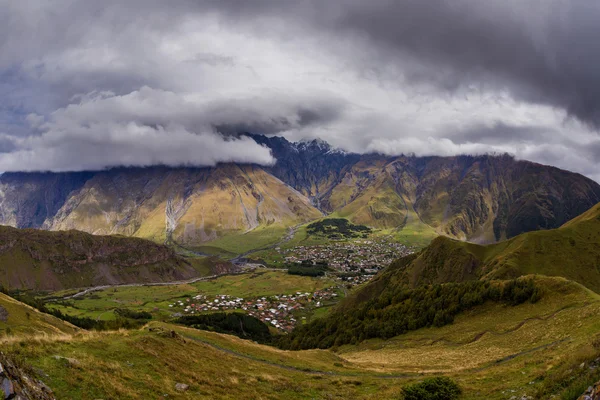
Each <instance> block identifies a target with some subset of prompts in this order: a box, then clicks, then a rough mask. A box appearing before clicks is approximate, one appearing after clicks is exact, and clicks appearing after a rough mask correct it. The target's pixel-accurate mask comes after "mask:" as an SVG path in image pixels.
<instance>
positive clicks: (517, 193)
mask: <svg viewBox="0 0 600 400" xmlns="http://www.w3.org/2000/svg"><path fill="white" fill-rule="evenodd" d="M250 136H252V137H253V138H254V140H256V141H257V142H258V143H260V144H262V145H264V146H267V147H269V148H270V149H271V151H272V152H273V155H274V157H275V158H276V159H277V163H276V164H275V165H274V166H268V167H267V166H256V165H236V164H222V165H218V166H216V167H214V168H183V167H182V168H167V167H152V168H115V169H111V170H108V171H97V172H73V173H5V174H2V175H1V176H0V224H4V225H10V226H14V227H18V228H43V229H47V230H64V229H77V230H81V231H85V232H89V233H93V234H122V235H126V236H135V237H141V238H146V239H150V240H153V241H156V242H160V243H164V242H165V241H167V242H168V241H175V242H177V243H178V244H181V245H184V246H186V247H195V248H197V247H200V246H212V247H214V248H216V249H217V250H218V249H221V250H225V251H229V252H233V253H237V254H240V253H244V252H246V251H248V250H249V249H252V248H253V249H257V248H264V247H266V246H269V245H274V244H276V243H277V242H279V241H280V240H281V239H282V238H283V237H285V236H286V235H287V234H288V230H289V229H290V228H292V227H295V226H298V225H301V224H305V223H307V222H310V221H313V220H316V219H319V218H322V216H323V215H324V214H325V215H329V216H331V217H340V218H346V219H348V220H350V221H351V222H352V223H354V224H358V225H366V226H369V227H371V228H377V229H383V230H386V231H389V232H390V233H401V234H402V233H404V234H411V233H413V232H430V233H432V235H430V237H433V236H434V235H435V233H437V234H440V235H445V236H449V237H453V238H457V239H461V240H465V239H466V240H470V241H475V242H479V243H490V242H496V241H499V240H503V239H506V238H511V237H514V236H516V235H518V234H520V233H523V232H528V231H533V230H539V229H552V228H557V227H559V226H561V225H562V224H564V223H565V222H567V221H569V220H570V219H572V218H574V217H575V216H577V215H579V214H581V213H583V212H585V211H586V210H588V209H589V208H590V207H592V206H593V205H594V204H596V203H598V202H600V185H598V184H597V183H595V182H593V181H592V180H590V179H587V178H585V177H583V176H581V175H579V174H574V173H571V172H568V171H563V170H560V169H557V168H553V167H548V166H544V165H540V164H535V163H531V162H527V161H518V160H515V159H514V158H512V157H509V156H490V155H484V156H456V157H408V156H398V157H387V156H383V155H378V154H366V155H357V154H347V153H344V152H341V151H339V150H336V149H333V148H331V147H330V146H329V145H328V144H327V143H324V142H322V141H316V140H315V141H312V142H299V143H291V142H289V141H287V140H286V139H284V138H279V137H266V136H261V135H250Z"/></svg>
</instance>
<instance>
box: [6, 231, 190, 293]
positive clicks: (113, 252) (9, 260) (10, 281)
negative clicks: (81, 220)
mask: <svg viewBox="0 0 600 400" xmlns="http://www.w3.org/2000/svg"><path fill="white" fill-rule="evenodd" d="M196 276H198V272H197V271H196V269H195V268H194V267H193V266H192V265H191V264H190V263H189V262H188V261H186V260H184V259H182V258H180V257H178V256H177V255H176V254H175V253H174V251H173V250H172V249H170V248H168V247H166V246H162V245H158V244H155V243H153V242H150V241H147V240H143V239H138V238H127V237H117V236H94V235H90V234H87V233H83V232H78V231H64V232H46V231H40V230H35V229H22V230H21V229H15V228H11V227H0V285H2V286H4V287H5V288H7V289H10V290H13V289H35V290H60V289H65V288H77V287H85V286H97V285H108V284H120V283H144V282H164V281H173V280H181V279H189V278H193V277H196Z"/></svg>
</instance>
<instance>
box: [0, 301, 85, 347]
mask: <svg viewBox="0 0 600 400" xmlns="http://www.w3.org/2000/svg"><path fill="white" fill-rule="evenodd" d="M79 330H80V329H79V328H77V327H75V326H73V325H71V324H69V323H66V322H64V321H62V320H60V319H58V318H56V317H53V316H51V315H48V314H44V313H41V312H39V311H38V310H36V309H35V308H32V307H29V306H28V305H26V304H23V303H21V302H18V301H16V300H15V299H13V298H12V297H9V296H7V295H5V294H4V293H0V343H1V342H2V341H3V340H10V339H14V338H19V337H25V336H52V335H57V336H60V335H67V334H73V333H75V332H78V331H79Z"/></svg>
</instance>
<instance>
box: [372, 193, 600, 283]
mask: <svg viewBox="0 0 600 400" xmlns="http://www.w3.org/2000/svg"><path fill="white" fill-rule="evenodd" d="M599 244H600V204H597V205H596V206H594V207H593V208H591V209H590V210H589V211H587V212H585V213H583V214H582V215H580V216H579V217H576V218H574V219H573V220H571V221H569V222H567V223H566V224H564V225H563V226H561V227H560V228H558V229H552V230H547V231H537V232H528V233H524V234H521V235H519V236H517V237H515V238H512V239H509V240H506V241H503V242H499V243H494V244H489V245H485V246H482V245H477V244H474V243H467V242H460V241H456V240H452V239H449V238H445V237H439V238H437V239H435V240H434V241H433V242H432V243H431V245H430V246H428V247H427V248H425V249H423V250H422V251H421V252H420V253H418V254H416V255H413V256H411V257H409V258H406V259H401V260H398V261H397V262H395V263H393V264H392V265H391V266H390V268H389V269H388V270H387V271H386V272H385V275H382V276H381V277H380V278H379V279H378V280H380V281H383V280H390V279H394V280H398V281H399V282H402V283H404V284H408V285H410V286H411V287H415V286H417V285H420V284H429V283H443V282H460V281H466V280H473V279H512V278H515V277H518V276H522V275H528V274H540V275H547V276H562V277H565V278H567V279H570V280H573V281H575V282H579V283H581V284H582V285H584V286H586V287H588V288H590V289H592V290H594V291H595V292H598V293H600V245H599ZM374 284H380V283H374Z"/></svg>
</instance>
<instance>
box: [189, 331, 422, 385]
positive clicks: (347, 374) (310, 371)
mask: <svg viewBox="0 0 600 400" xmlns="http://www.w3.org/2000/svg"><path fill="white" fill-rule="evenodd" d="M179 334H180V335H181V333H179ZM181 336H182V337H183V338H185V339H188V340H191V341H194V342H197V343H202V344H204V345H206V346H209V347H211V348H213V349H215V350H218V351H220V352H223V353H226V354H229V355H232V356H235V357H239V358H244V359H246V360H250V361H254V362H258V363H261V364H264V365H268V366H271V367H276V368H281V369H285V370H288V371H294V372H299V373H302V374H308V375H326V376H339V377H354V378H376V379H407V378H412V377H415V376H419V374H410V373H404V374H393V375H380V374H362V373H353V372H335V371H319V370H314V369H306V368H298V367H292V366H291V365H284V364H278V363H276V362H273V361H267V360H264V359H262V358H258V357H254V356H250V355H248V354H243V353H239V352H237V351H235V350H231V349H227V348H225V347H221V346H219V345H216V344H214V343H211V342H209V341H207V340H202V339H200V338H197V337H192V336H188V335H181Z"/></svg>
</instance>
